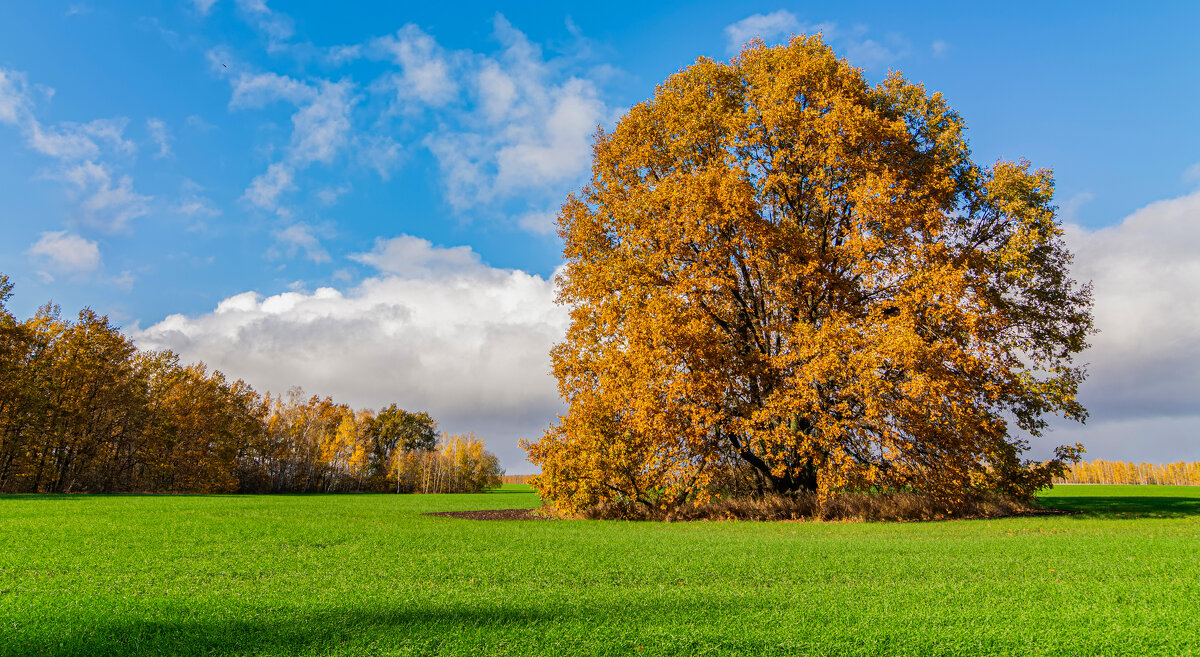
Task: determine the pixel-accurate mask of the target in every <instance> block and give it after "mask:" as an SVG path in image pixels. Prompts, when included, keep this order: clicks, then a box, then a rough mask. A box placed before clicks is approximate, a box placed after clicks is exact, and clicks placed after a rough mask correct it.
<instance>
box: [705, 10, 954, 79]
mask: <svg viewBox="0 0 1200 657" xmlns="http://www.w3.org/2000/svg"><path fill="white" fill-rule="evenodd" d="M868 32H869V29H868V28H867V26H865V25H855V26H853V27H852V28H850V29H848V30H847V29H842V28H839V27H838V24H837V23H834V22H829V21H826V22H822V23H808V24H805V23H802V22H800V20H799V19H797V18H796V16H795V15H794V14H792V13H791V12H790V11H787V10H785V9H780V10H779V11H775V12H772V13H770V14H754V15H752V16H747V17H746V18H743V19H742V20H740V21H738V22H736V23H733V24H730V25H727V26H726V27H725V44H726V50H727V51H728V52H730V53H736V52H738V51H739V50H741V48H742V46H743V45H744V44H745V43H746V42H747V41H749V40H751V39H753V38H755V37H760V38H762V40H763V41H765V42H767V43H768V44H771V43H777V42H780V41H783V40H784V39H786V38H787V37H789V36H791V35H793V34H808V35H815V34H818V33H819V34H821V35H822V37H823V38H824V40H825V43H828V44H830V45H832V46H834V48H835V50H837V51H838V52H839V53H840V54H842V55H844V56H845V57H846V58H847V59H848V60H850V63H851V64H853V65H855V66H863V67H867V68H873V67H883V66H886V65H889V64H891V63H893V62H895V61H896V60H898V59H900V58H902V57H904V56H905V55H906V54H908V51H909V42H908V40H907V39H905V38H904V37H903V36H901V35H899V34H895V33H893V34H888V35H886V36H885V37H883V38H882V40H878V39H876V38H871V37H868V36H867V33H868ZM946 45H947V44H946V43H945V42H944V41H936V42H934V46H933V48H934V51H935V54H939V55H940V54H941V53H942V52H944V48H945V46H946Z"/></svg>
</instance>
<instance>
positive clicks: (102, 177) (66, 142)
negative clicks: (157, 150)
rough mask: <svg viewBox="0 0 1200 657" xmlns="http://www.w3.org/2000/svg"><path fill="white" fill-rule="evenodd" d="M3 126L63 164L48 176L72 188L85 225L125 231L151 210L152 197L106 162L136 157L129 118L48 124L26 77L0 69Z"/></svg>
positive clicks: (50, 94)
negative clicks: (128, 132)
mask: <svg viewBox="0 0 1200 657" xmlns="http://www.w3.org/2000/svg"><path fill="white" fill-rule="evenodd" d="M35 88H36V85H35ZM43 95H45V96H46V97H47V98H51V97H53V95H54V90H53V89H49V88H45V89H44V90H43ZM0 123H3V124H7V125H11V126H14V127H16V128H17V129H19V130H20V131H21V132H22V133H23V134H24V136H25V141H26V144H27V145H28V146H29V148H30V149H32V150H34V151H36V152H38V153H41V154H43V155H46V156H48V157H51V158H53V159H55V160H58V167H57V169H56V170H55V171H54V172H53V173H51V174H50V175H49V177H50V178H52V179H55V180H60V181H63V182H66V183H68V184H69V185H70V186H71V187H72V189H71V193H72V195H73V196H74V197H75V198H76V199H77V200H79V201H80V210H81V212H82V219H83V220H84V222H85V223H88V224H90V225H92V226H95V227H98V228H101V229H103V230H106V231H109V232H115V231H120V230H124V229H126V228H127V227H128V224H129V221H130V220H132V219H135V218H137V217H140V216H142V215H144V214H146V212H147V211H148V210H147V204H148V203H149V201H150V200H151V197H149V196H143V195H141V194H138V193H137V192H135V191H134V189H133V179H132V178H131V177H130V176H128V175H114V174H113V172H112V165H111V164H109V163H108V162H105V161H103V160H102V159H101V156H102V155H106V154H107V155H116V156H128V155H132V154H133V153H135V152H136V150H137V146H136V144H134V143H133V142H132V141H130V140H128V139H125V136H124V135H125V128H126V126H127V125H128V123H129V120H128V119H126V118H123V117H118V118H111V119H96V120H93V121H89V122H87V123H73V122H69V121H64V122H61V123H58V124H56V125H52V126H46V125H43V124H42V122H41V121H39V120H38V118H37V116H36V115H35V114H34V109H33V100H32V98H31V97H30V94H29V89H28V84H27V83H26V81H25V75H24V74H22V73H19V72H15V71H10V70H7V69H3V68H0Z"/></svg>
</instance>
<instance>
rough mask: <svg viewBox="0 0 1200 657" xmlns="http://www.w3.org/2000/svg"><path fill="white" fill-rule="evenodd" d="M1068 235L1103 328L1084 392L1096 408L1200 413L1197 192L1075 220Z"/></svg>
mask: <svg viewBox="0 0 1200 657" xmlns="http://www.w3.org/2000/svg"><path fill="white" fill-rule="evenodd" d="M1066 239H1067V244H1068V245H1069V246H1070V247H1071V249H1072V252H1073V253H1074V254H1075V264H1074V266H1073V271H1074V273H1075V275H1076V276H1077V277H1078V278H1079V279H1080V280H1092V281H1093V282H1094V286H1095V289H1094V294H1095V311H1094V315H1095V322H1096V327H1097V328H1099V329H1100V333H1099V334H1097V335H1096V336H1094V338H1093V339H1092V341H1091V342H1092V347H1091V349H1089V350H1088V351H1087V352H1086V353H1085V354H1084V356H1083V359H1084V360H1085V361H1090V363H1091V365H1090V367H1089V372H1090V375H1089V379H1088V381H1087V382H1086V383H1085V384H1084V387H1083V389H1082V391H1081V398H1082V399H1083V400H1084V401H1085V403H1086V405H1087V406H1088V407H1089V409H1090V410H1091V412H1092V413H1093V415H1096V416H1098V417H1100V418H1106V419H1131V418H1136V417H1156V416H1172V417H1174V416H1185V415H1195V416H1200V295H1198V294H1197V293H1196V291H1197V290H1200V192H1195V193H1192V194H1191V195H1188V196H1183V197H1180V198H1176V199H1171V200H1166V201H1159V202H1157V203H1152V204H1150V205H1148V206H1146V207H1144V208H1142V209H1140V210H1138V211H1137V212H1134V213H1133V214H1132V215H1130V216H1129V217H1126V218H1125V220H1124V221H1122V222H1121V223H1120V224H1118V225H1115V226H1110V227H1107V228H1102V229H1099V230H1095V231H1089V230H1087V229H1084V228H1081V227H1079V226H1075V225H1069V226H1068V232H1067V237H1066ZM1197 438H1198V439H1200V436H1197Z"/></svg>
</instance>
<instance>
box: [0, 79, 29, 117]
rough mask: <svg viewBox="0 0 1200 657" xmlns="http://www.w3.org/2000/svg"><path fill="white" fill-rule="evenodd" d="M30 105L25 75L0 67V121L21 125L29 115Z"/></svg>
mask: <svg viewBox="0 0 1200 657" xmlns="http://www.w3.org/2000/svg"><path fill="white" fill-rule="evenodd" d="M30 105H31V102H30V99H29V90H28V84H27V83H26V81H25V76H24V75H23V74H21V73H18V72H16V71H10V70H8V69H5V68H0V123H5V124H8V125H11V126H18V127H19V126H21V125H23V124H24V123H25V121H26V120H27V117H28V116H29V115H30Z"/></svg>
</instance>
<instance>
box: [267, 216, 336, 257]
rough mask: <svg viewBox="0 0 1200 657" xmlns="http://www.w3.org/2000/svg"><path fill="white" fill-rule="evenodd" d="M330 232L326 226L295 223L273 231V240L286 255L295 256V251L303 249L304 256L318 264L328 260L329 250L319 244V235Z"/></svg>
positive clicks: (322, 235) (326, 234) (325, 234)
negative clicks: (281, 247)
mask: <svg viewBox="0 0 1200 657" xmlns="http://www.w3.org/2000/svg"><path fill="white" fill-rule="evenodd" d="M331 233H332V230H331V229H330V228H329V227H328V226H313V225H310V224H306V223H295V224H292V225H290V226H286V227H284V228H283V229H281V230H277V231H275V240H276V241H277V242H278V243H279V244H280V245H282V246H283V248H284V251H285V253H286V254H287V257H289V258H292V257H295V256H296V254H297V252H299V251H303V252H304V256H305V257H306V258H308V259H309V260H311V261H312V262H315V263H318V264H319V263H323V262H329V260H330V258H329V252H328V251H326V250H325V248H324V247H323V246H321V240H320V239H319V237H324V236H328V235H330V234H331Z"/></svg>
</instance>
